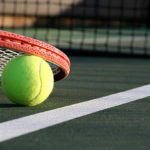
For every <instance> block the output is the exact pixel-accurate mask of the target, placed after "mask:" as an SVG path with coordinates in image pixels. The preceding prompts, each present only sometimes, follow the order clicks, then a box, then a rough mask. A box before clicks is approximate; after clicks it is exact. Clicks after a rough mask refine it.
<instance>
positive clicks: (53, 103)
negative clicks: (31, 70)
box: [0, 56, 150, 150]
mask: <svg viewBox="0 0 150 150" xmlns="http://www.w3.org/2000/svg"><path fill="white" fill-rule="evenodd" d="M70 60H71V63H72V65H71V74H70V76H69V77H68V78H67V79H66V80H63V81H59V82H58V83H55V88H54V91H53V93H52V95H51V96H50V97H49V98H48V100H47V101H46V102H44V103H42V104H40V105H37V106H35V107H20V106H17V105H14V104H12V103H11V102H9V101H8V100H7V98H6V97H5V96H4V95H3V94H2V92H1V94H0V122H4V121H8V120H12V119H16V118H19V117H23V116H28V115H31V114H36V113H38V112H43V111H47V110H52V109H55V108H60V107H62V106H68V105H71V104H75V103H79V102H83V101H87V100H91V99H94V98H99V97H103V96H107V95H110V94H113V93H118V92H121V91H125V90H129V89H132V88H136V87H140V86H143V85H147V84H149V83H150V60H149V59H144V58H140V59H138V58H113V57H73V56H72V57H70ZM149 100H150V98H149V97H147V98H144V99H142V100H139V101H135V102H132V103H128V104H124V105H121V106H117V107H113V108H111V109H107V110H103V111H100V112H97V113H94V114H90V115H87V116H83V117H81V118H78V119H74V120H71V121H67V122H65V123H61V124H58V125H56V126H52V127H48V128H45V129H42V130H40V131H36V132H34V133H30V134H27V135H23V136H20V137H17V138H14V139H11V140H8V141H4V142H1V143H0V150H20V149H21V150H27V149H28V150H30V149H31V150H33V149H36V150H41V149H42V150H60V149H61V150H118V149H120V150H127V149H128V150H147V149H149V147H150V142H149V138H150V126H149V124H150V119H149V116H150V103H149Z"/></svg>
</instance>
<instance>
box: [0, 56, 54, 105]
mask: <svg viewBox="0 0 150 150" xmlns="http://www.w3.org/2000/svg"><path fill="white" fill-rule="evenodd" d="M53 86H54V77H53V72H52V70H51V68H50V66H49V64H48V63H47V62H46V61H44V60H43V59H42V58H39V57H37V56H18V57H16V58H14V59H12V60H11V61H10V62H9V63H8V64H7V65H6V67H5V68H4V71H3V73H2V90H3V92H4V94H5V95H6V96H7V97H8V98H9V99H10V100H11V101H12V102H14V103H16V104H20V105H26V106H34V105H37V104H40V103H41V102H43V101H44V100H45V99H47V98H48V96H49V94H50V93H51V92H52V90H53Z"/></svg>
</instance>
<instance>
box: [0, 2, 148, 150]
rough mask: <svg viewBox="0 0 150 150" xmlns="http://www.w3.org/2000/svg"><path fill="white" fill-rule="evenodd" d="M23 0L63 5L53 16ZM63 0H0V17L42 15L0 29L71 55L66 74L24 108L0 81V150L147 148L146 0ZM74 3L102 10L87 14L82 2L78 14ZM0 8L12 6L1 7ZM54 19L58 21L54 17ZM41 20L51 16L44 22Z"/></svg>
mask: <svg viewBox="0 0 150 150" xmlns="http://www.w3.org/2000/svg"><path fill="white" fill-rule="evenodd" d="M67 2H68V3H67ZM30 3H31V5H34V6H36V7H37V8H38V5H39V4H41V5H42V4H43V7H44V8H45V5H44V4H47V5H48V4H51V6H50V7H52V6H53V5H55V6H58V8H59V9H60V10H61V9H62V8H63V9H66V7H63V6H66V5H67V8H68V7H69V8H70V9H67V11H66V12H65V11H64V10H63V11H60V12H59V13H60V14H61V15H58V14H57V15H55V16H54V14H55V13H52V12H51V11H48V10H47V11H43V12H40V11H39V13H38V9H36V11H35V12H34V13H33V11H31V12H30V8H28V5H29V4H30ZM70 3H71V2H70ZM70 3H69V1H65V0H62V1H61V2H57V1H55V2H53V1H45V0H44V1H39V0H32V1H24V0H20V1H19V0H13V1H9V0H4V1H3V2H0V5H1V6H2V5H3V6H5V7H3V12H2V10H1V11H0V16H3V17H2V18H3V19H2V20H4V19H7V17H6V16H8V15H9V16H11V17H12V19H13V17H14V16H20V17H24V19H25V20H26V17H28V16H30V17H31V16H32V17H35V18H38V16H40V19H43V20H45V24H44V25H43V24H42V25H41V24H40V23H37V24H33V25H32V26H30V27H28V26H26V24H25V25H23V26H22V27H19V28H18V27H15V24H13V25H12V26H9V27H7V26H5V25H2V26H0V30H6V31H10V32H14V33H18V34H22V35H25V36H29V37H33V38H36V39H38V40H41V41H44V42H47V43H49V44H52V45H54V46H56V47H58V48H59V49H61V50H62V51H63V52H65V53H66V54H67V55H68V57H69V58H70V61H71V72H70V75H69V76H68V77H67V78H66V79H65V80H61V81H58V82H55V86H54V90H53V92H52V94H51V95H50V96H49V98H48V99H47V100H46V101H45V102H44V103H42V104H40V105H37V106H34V107H25V106H19V105H16V104H13V103H11V102H10V101H9V100H8V99H7V98H6V96H5V95H4V94H3V93H2V90H1V88H0V149H1V150H6V149H7V150H20V149H22V150H26V149H29V150H30V149H37V150H42V149H44V150H60V149H63V150H84V149H86V150H100V149H101V150H118V149H122V150H126V149H129V150H134V149H136V150H147V149H149V147H150V142H149V138H150V132H149V131H150V126H149V124H150V119H149V115H150V104H149V100H150V97H149V96H150V93H149V91H150V59H149V54H150V39H149V37H150V36H149V35H150V32H149V31H150V30H149V24H148V21H147V19H148V17H149V16H148V14H149V12H148V11H149V9H148V8H149V2H148V1H145V2H144V3H143V2H142V0H141V1H140V0H135V1H132V0H131V2H130V3H131V4H130V3H129V4H128V5H130V6H128V5H127V4H126V0H121V2H120V3H119V2H118V4H116V6H114V5H115V4H112V1H111V0H107V3H106V2H104V1H103V0H98V1H95V3H94V2H93V3H92V2H91V3H90V1H88V0H87V1H80V0H78V1H72V3H71V4H72V5H71V4H70ZM97 3H98V6H97V5H96V4H97ZM7 4H9V5H7ZM63 4H64V5H63ZM14 5H16V11H15V7H14ZM22 5H24V9H23V11H22V12H20V14H19V12H17V8H18V7H21V6H22ZM12 6H13V7H12ZM81 6H82V7H81ZM123 6H125V7H123ZM40 7H41V6H40ZM72 7H73V10H74V11H72V10H71V8H72ZM78 7H79V8H80V9H78V10H79V11H81V10H82V9H83V8H91V10H92V9H93V8H95V9H94V10H95V11H94V12H98V10H97V9H99V8H102V9H104V12H103V15H101V14H100V15H98V14H99V13H98V14H97V16H96V17H93V15H92V14H91V13H89V14H88V13H86V11H87V10H88V9H87V10H86V9H84V11H83V14H82V11H81V12H80V13H81V14H82V15H83V16H82V15H81V14H80V13H78V11H77V12H75V10H76V9H77V8H78ZM8 8H12V9H9V10H8V11H7V9H8ZM81 8H82V9H81ZM41 9H42V8H41ZM45 9H50V8H49V7H46V8H45ZM4 10H5V11H4ZM10 10H12V11H10ZM27 10H28V11H27ZM110 10H111V11H112V12H117V11H118V10H119V11H121V10H122V11H121V12H122V13H119V14H118V15H119V16H116V13H114V14H113V13H112V15H110V14H111V11H110ZM130 10H132V11H133V14H132V13H131V12H130ZM141 10H142V11H141ZM55 11H56V10H55ZM105 11H108V12H107V13H105ZM143 11H144V14H145V16H144V15H143ZM48 12H49V13H48ZM68 12H69V13H68ZM123 12H124V13H123ZM141 12H142V13H141ZM51 14H52V15H51ZM84 14H86V15H84ZM94 14H95V13H94ZM131 14H132V15H131ZM128 15H129V16H132V18H129V16H128ZM5 17H6V18H5ZM66 18H67V21H66ZM59 19H60V20H61V22H57V21H58V20H59ZM63 19H64V20H63ZM2 20H0V21H2ZM46 20H48V21H53V22H52V25H49V23H48V22H46ZM62 20H63V22H62ZM68 20H69V23H68ZM99 20H101V22H99ZM37 22H38V21H37ZM114 22H115V23H114ZM116 22H117V23H116ZM43 23H44V21H43ZM1 24H2V22H0V25H1ZM59 25H60V26H59ZM0 58H1V57H0Z"/></svg>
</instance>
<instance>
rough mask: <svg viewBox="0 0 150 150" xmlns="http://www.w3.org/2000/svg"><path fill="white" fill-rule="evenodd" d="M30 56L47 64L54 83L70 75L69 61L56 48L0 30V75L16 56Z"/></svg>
mask: <svg viewBox="0 0 150 150" xmlns="http://www.w3.org/2000/svg"><path fill="white" fill-rule="evenodd" d="M24 54H30V55H35V56H39V57H41V58H43V59H44V60H46V61H47V62H49V64H50V66H51V67H52V70H53V73H54V81H59V80H61V79H64V78H66V77H67V76H68V75H69V73H70V60H69V58H68V57H67V55H66V54H64V53H63V52H62V51H60V50H59V49H57V48H56V47H54V46H52V45H49V44H47V43H44V42H42V41H39V40H36V39H33V38H30V37H26V36H23V35H19V34H15V33H11V32H7V31H2V30H0V75H1V73H2V71H3V68H4V67H5V65H6V64H7V63H8V62H9V61H10V60H11V59H12V58H15V57H16V56H19V55H24Z"/></svg>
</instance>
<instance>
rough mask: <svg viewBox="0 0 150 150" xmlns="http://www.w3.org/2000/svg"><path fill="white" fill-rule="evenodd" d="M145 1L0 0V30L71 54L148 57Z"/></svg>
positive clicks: (149, 41) (148, 14)
mask: <svg viewBox="0 0 150 150" xmlns="http://www.w3.org/2000/svg"><path fill="white" fill-rule="evenodd" d="M149 18H150V2H149V0H144V1H143V0H130V1H129V0H115V1H114V0H1V1H0V29H1V30H7V31H11V32H15V33H19V34H23V35H25V36H30V37H33V38H36V39H39V40H42V41H46V42H48V43H50V44H52V45H54V46H57V47H58V48H61V49H62V50H65V51H67V52H70V53H77V52H82V53H83V54H84V53H86V52H90V53H96V52H99V53H106V54H128V55H144V56H149V55H150V29H149V26H150V22H149Z"/></svg>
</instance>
